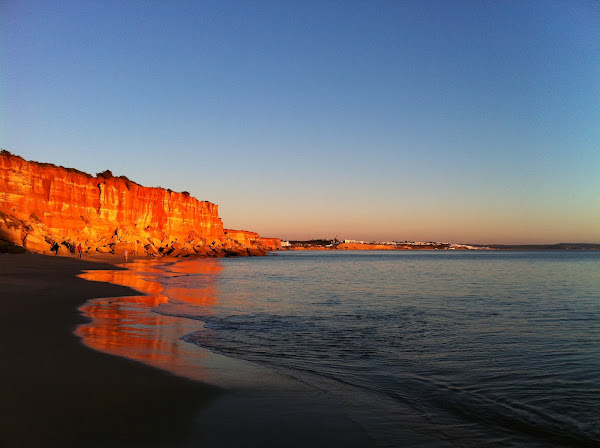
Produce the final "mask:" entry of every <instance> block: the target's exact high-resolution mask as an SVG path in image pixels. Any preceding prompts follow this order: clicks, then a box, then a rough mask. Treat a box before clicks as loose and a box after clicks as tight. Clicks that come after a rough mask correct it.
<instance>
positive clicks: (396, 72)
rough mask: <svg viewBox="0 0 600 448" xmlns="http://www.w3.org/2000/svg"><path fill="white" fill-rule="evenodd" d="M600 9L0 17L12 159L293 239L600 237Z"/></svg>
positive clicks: (148, 9)
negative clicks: (111, 178) (206, 207)
mask: <svg viewBox="0 0 600 448" xmlns="http://www.w3.org/2000/svg"><path fill="white" fill-rule="evenodd" d="M599 25H600V3H599V2H597V1H578V0H572V1H528V2H516V1H515V2H511V1H508V2H496V1H468V2H452V1H428V2H417V1H413V2H409V1H379V2H369V1H361V2H351V1H343V2H342V1H340V2H335V1H325V2H321V1H319V2H317V1H315V2H311V1H298V2H291V1H290V2H276V1H235V2H233V1H232V2H228V1H218V2H188V1H183V0H175V1H133V0H131V1H124V2H121V1H86V0H84V1H61V2H47V1H43V2H36V1H28V2H22V1H11V0H4V1H2V2H0V30H1V31H0V38H1V41H0V51H1V53H0V61H2V63H1V65H0V81H1V87H0V146H1V147H3V148H6V149H8V150H10V151H11V152H13V153H16V154H19V155H21V156H23V157H25V158H26V159H29V160H38V161H44V162H52V163H56V164H59V165H63V166H72V167H75V168H78V169H81V170H84V171H87V172H90V173H96V172H99V171H103V170H105V169H110V170H112V171H113V172H114V173H115V174H119V175H120V174H125V175H127V176H128V177H129V178H131V179H133V180H135V181H137V182H138V183H141V184H143V185H148V186H163V187H165V188H171V189H173V190H178V191H182V190H186V191H189V192H190V193H191V194H192V195H194V196H195V197H197V198H198V199H200V200H209V201H211V202H215V203H217V204H219V208H220V215H221V217H222V219H223V221H224V223H225V226H226V227H229V228H238V229H248V230H254V231H257V232H259V233H261V234H262V235H265V236H278V237H282V238H313V237H314V238H317V237H333V236H335V235H336V234H337V235H340V236H341V237H344V238H352V239H365V240H371V239H376V240H388V239H395V240H407V239H408V240H438V241H453V242H488V243H493V242H504V243H519V242H538V243H551V242H561V241H583V242H600V26H599Z"/></svg>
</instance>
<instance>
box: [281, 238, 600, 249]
mask: <svg viewBox="0 0 600 448" xmlns="http://www.w3.org/2000/svg"><path fill="white" fill-rule="evenodd" d="M283 250H385V251H390V250H393V251H399V250H402V251H408V250H419V251H421V250H438V251H439V250H461V251H465V250H513V251H516V250H600V244H593V243H558V244H487V245H482V244H453V243H435V242H430V243H395V244H391V243H385V244H384V243H335V242H333V241H328V240H311V241H291V242H290V245H289V246H286V247H284V248H283Z"/></svg>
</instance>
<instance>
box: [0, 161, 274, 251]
mask: <svg viewBox="0 0 600 448" xmlns="http://www.w3.org/2000/svg"><path fill="white" fill-rule="evenodd" d="M229 232H230V234H229V236H227V235H226V234H225V232H224V230H223V223H222V222H221V219H220V218H219V207H218V206H217V205H216V204H213V203H211V202H207V201H199V200H197V199H196V198H194V197H192V196H191V195H190V194H189V193H186V192H184V193H178V192H174V191H171V190H169V189H164V188H154V187H144V186H142V185H139V184H137V183H135V182H132V181H130V180H128V179H127V178H126V177H114V176H112V174H110V172H105V173H99V174H98V175H96V177H94V176H91V175H89V174H87V173H84V172H81V171H78V170H75V169H72V168H63V167H59V166H54V165H51V164H46V163H37V162H30V161H27V160H24V159H23V158H22V157H19V156H15V155H12V154H10V153H8V152H6V151H0V240H4V241H7V242H9V243H12V244H15V245H17V246H22V247H24V248H26V249H27V250H30V251H34V252H41V253H50V248H51V247H52V245H53V243H54V242H57V243H58V244H59V245H60V248H61V254H62V255H66V254H67V253H68V251H69V250H71V249H72V250H73V251H74V248H75V247H77V246H78V245H81V246H82V249H83V252H84V253H96V252H100V253H113V254H123V253H124V252H125V251H128V253H129V254H134V253H135V254H137V255H152V256H163V255H169V256H171V257H178V256H180V257H182V256H186V255H194V256H214V257H218V256H224V255H228V254H229V255H232V254H235V255H264V253H265V252H266V251H268V250H276V249H278V248H281V244H280V241H279V240H278V239H273V238H271V239H268V238H267V239H265V238H260V237H259V235H258V234H256V233H253V232H246V231H236V230H232V231H229Z"/></svg>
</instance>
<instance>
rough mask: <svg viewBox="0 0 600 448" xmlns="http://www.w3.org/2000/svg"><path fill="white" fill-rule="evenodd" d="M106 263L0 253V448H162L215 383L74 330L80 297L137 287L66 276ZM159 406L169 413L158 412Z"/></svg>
mask: <svg viewBox="0 0 600 448" xmlns="http://www.w3.org/2000/svg"><path fill="white" fill-rule="evenodd" d="M83 269H115V267H114V266H110V265H106V264H99V263H92V262H89V261H82V260H78V259H76V258H66V257H65V258H63V257H52V256H43V255H32V254H22V255H6V254H0V287H1V297H0V340H1V341H2V343H1V345H0V359H2V368H1V369H0V388H1V398H0V416H1V418H0V446H4V447H30V446H31V447H33V446H36V447H44V446H65V445H68V446H93V445H98V446H109V445H111V446H119V445H121V446H162V445H164V446H169V445H171V444H172V445H177V444H179V443H181V442H183V441H185V440H186V438H188V437H189V436H190V434H191V433H192V432H193V426H192V421H191V419H190V415H192V414H193V413H194V412H195V411H196V409H198V408H199V407H201V406H202V404H205V403H206V402H208V401H209V400H211V399H212V398H213V397H214V396H216V395H217V390H216V388H213V387H210V386H207V385H204V384H201V383H197V382H192V381H190V380H186V379H183V378H179V377H175V376H173V375H170V374H168V373H165V372H162V371H160V370H158V369H153V368H151V367H147V366H144V365H142V364H140V363H137V362H134V361H131V360H127V359H124V358H118V357H114V356H110V355H107V354H103V353H100V352H96V351H93V350H90V349H89V348H87V347H85V346H84V345H83V344H81V342H80V340H79V338H77V337H76V336H75V335H74V334H73V330H74V329H75V327H76V326H77V325H78V324H81V323H83V322H85V321H86V319H85V318H84V317H83V316H82V315H81V314H80V313H79V311H78V310H77V307H78V306H80V305H81V304H82V303H84V302H85V301H86V300H87V299H90V298H94V297H110V296H124V295H133V294H139V293H137V292H135V291H133V290H131V289H129V288H125V287H121V286H117V285H111V284H108V283H98V282H89V281H86V280H83V279H80V278H77V277H75V275H76V274H77V273H79V272H80V271H81V270H83ZM166 410H168V411H167V412H166Z"/></svg>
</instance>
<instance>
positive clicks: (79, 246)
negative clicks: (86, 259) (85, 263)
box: [77, 244, 82, 258]
mask: <svg viewBox="0 0 600 448" xmlns="http://www.w3.org/2000/svg"><path fill="white" fill-rule="evenodd" d="M81 252H82V249H81V244H78V245H77V253H78V254H79V258H81Z"/></svg>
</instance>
